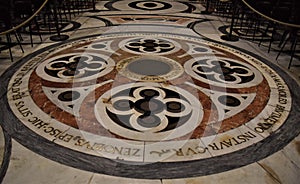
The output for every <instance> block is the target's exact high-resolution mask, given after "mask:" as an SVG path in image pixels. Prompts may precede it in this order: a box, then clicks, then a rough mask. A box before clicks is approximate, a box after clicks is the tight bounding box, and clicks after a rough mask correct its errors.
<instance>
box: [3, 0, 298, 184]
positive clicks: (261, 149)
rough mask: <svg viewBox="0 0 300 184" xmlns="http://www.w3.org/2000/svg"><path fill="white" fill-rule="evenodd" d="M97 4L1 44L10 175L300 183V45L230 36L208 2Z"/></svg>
mask: <svg viewBox="0 0 300 184" xmlns="http://www.w3.org/2000/svg"><path fill="white" fill-rule="evenodd" d="M97 9H98V10H100V11H97V12H84V13H82V14H80V15H78V16H77V17H76V18H74V20H73V21H72V22H71V23H70V24H69V25H67V26H66V27H65V29H64V31H63V32H62V34H65V35H68V36H69V37H70V38H69V39H68V40H66V41H62V42H54V41H51V40H50V39H49V36H50V35H46V34H45V35H43V39H44V40H43V43H40V44H35V46H34V47H33V48H31V47H30V46H25V51H26V52H25V54H22V53H21V52H20V51H19V50H18V47H14V48H13V53H14V56H15V62H14V63H10V61H9V57H8V53H7V52H6V51H3V52H1V53H0V56H1V63H0V67H1V73H2V76H1V78H0V82H1V88H0V92H1V100H0V105H1V107H2V108H1V111H0V125H1V129H0V163H1V170H0V181H2V182H3V183H8V184H11V183H16V184H18V183H30V184H32V183H37V184H38V183H72V184H73V183H80V184H81V183H86V184H91V183H101V184H106V183H107V184H111V183H112V184H114V183H124V184H127V183H130V184H132V183H137V184H140V183H146V184H148V183H149V184H152V183H153V184H156V183H157V184H185V183H187V184H191V183H196V184H198V183H199V184H200V183H283V184H285V183H288V184H296V183H299V180H300V137H299V132H300V124H299V118H300V114H299V109H300V106H299V105H300V98H299V95H300V94H299V91H300V87H299V71H300V70H299V64H298V63H299V60H298V59H297V57H296V58H295V59H294V61H293V64H292V67H291V68H290V69H289V70H288V69H287V64H288V61H289V56H288V55H287V54H284V53H282V54H281V56H280V57H279V59H278V60H275V57H276V54H277V52H276V50H275V49H272V50H271V52H270V53H268V52H267V48H266V45H267V42H266V43H263V45H262V46H260V47H258V46H257V45H258V44H257V42H254V41H249V39H247V38H240V39H239V41H237V42H228V41H224V40H222V39H221V38H220V36H221V35H223V34H224V33H226V26H227V27H228V25H229V24H230V22H228V21H229V20H226V19H223V18H220V17H218V16H215V15H203V14H201V13H200V12H201V11H203V10H204V9H205V8H204V7H203V6H202V5H201V4H200V3H199V2H197V1H160V0H157V1H143V0H124V1H99V2H98V3H97ZM258 37H260V35H258ZM38 39H39V38H38V37H37V38H36V40H38Z"/></svg>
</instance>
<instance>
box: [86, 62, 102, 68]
mask: <svg viewBox="0 0 300 184" xmlns="http://www.w3.org/2000/svg"><path fill="white" fill-rule="evenodd" d="M101 67H102V64H101V63H91V64H89V65H88V68H92V69H96V68H101Z"/></svg>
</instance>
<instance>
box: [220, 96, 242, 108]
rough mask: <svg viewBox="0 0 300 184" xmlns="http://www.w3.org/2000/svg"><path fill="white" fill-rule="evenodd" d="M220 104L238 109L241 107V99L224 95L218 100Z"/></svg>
mask: <svg viewBox="0 0 300 184" xmlns="http://www.w3.org/2000/svg"><path fill="white" fill-rule="evenodd" d="M218 100H219V102H220V103H221V104H223V105H226V106H231V107H237V106H239V105H241V102H240V100H239V99H237V98H235V97H233V96H229V95H223V96H220V97H219V98H218Z"/></svg>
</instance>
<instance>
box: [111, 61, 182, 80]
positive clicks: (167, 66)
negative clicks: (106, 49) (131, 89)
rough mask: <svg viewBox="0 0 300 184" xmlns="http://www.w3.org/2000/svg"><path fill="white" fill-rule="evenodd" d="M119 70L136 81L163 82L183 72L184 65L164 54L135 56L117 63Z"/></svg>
mask: <svg viewBox="0 0 300 184" xmlns="http://www.w3.org/2000/svg"><path fill="white" fill-rule="evenodd" d="M116 69H117V70H118V72H119V73H120V74H121V75H123V76H126V77H128V78H130V79H133V80H135V81H155V82H161V81H166V80H171V79H175V78H177V77H179V76H180V75H182V74H183V72H184V70H183V67H182V66H181V65H180V64H179V63H178V62H176V61H174V60H172V59H170V58H166V57H162V56H134V57H130V58H126V59H124V60H122V61H120V62H119V63H118V64H117V65H116Z"/></svg>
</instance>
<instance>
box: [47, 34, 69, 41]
mask: <svg viewBox="0 0 300 184" xmlns="http://www.w3.org/2000/svg"><path fill="white" fill-rule="evenodd" d="M68 38H69V36H68V35H54V36H50V40H51V41H64V40H67V39H68Z"/></svg>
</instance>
